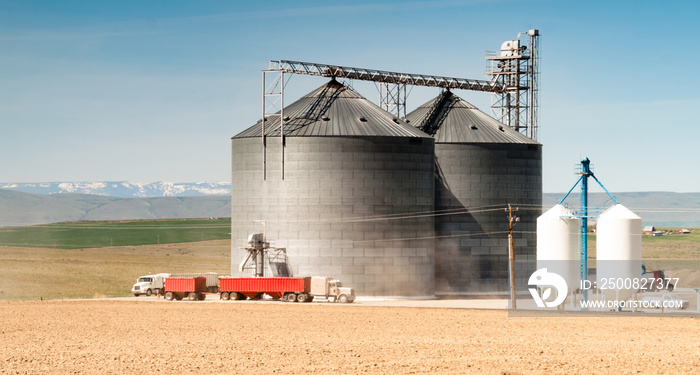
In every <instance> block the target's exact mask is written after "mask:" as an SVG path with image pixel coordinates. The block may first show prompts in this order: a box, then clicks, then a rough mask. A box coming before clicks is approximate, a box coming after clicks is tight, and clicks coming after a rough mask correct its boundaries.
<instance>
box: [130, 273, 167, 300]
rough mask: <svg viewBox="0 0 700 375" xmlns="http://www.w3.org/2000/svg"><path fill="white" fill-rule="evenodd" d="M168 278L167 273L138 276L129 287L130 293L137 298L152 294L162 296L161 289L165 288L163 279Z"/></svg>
mask: <svg viewBox="0 0 700 375" xmlns="http://www.w3.org/2000/svg"><path fill="white" fill-rule="evenodd" d="M166 277H170V274H169V273H159V274H156V275H145V276H140V277H139V278H138V280H137V281H136V284H134V286H133V287H131V293H133V294H134V296H136V297H138V296H140V295H142V294H145V295H147V296H150V295H151V294H153V293H156V294H163V289H164V288H165V278H166Z"/></svg>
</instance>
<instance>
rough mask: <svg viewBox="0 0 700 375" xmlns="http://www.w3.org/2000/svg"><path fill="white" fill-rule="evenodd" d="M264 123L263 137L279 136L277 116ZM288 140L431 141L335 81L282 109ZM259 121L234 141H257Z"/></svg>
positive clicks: (418, 131)
mask: <svg viewBox="0 0 700 375" xmlns="http://www.w3.org/2000/svg"><path fill="white" fill-rule="evenodd" d="M271 117H272V118H270V119H269V120H268V121H266V123H265V134H266V135H268V136H279V135H280V121H279V116H271ZM284 117H285V121H284V135H285V136H287V137H324V136H332V137H337V136H369V137H372V136H375V137H413V138H430V136H428V135H427V134H425V133H423V132H422V131H420V130H418V129H416V128H414V127H413V126H410V125H408V123H406V122H405V121H403V120H401V119H398V118H396V117H395V116H393V115H392V114H390V113H389V112H387V111H385V110H383V109H381V108H379V107H378V106H377V105H375V104H374V103H372V102H370V101H369V100H367V99H366V98H364V97H363V96H362V95H360V94H358V93H357V92H355V91H353V90H352V89H350V88H348V87H346V86H345V85H343V84H341V83H340V82H338V81H336V80H331V81H330V82H328V83H326V84H325V85H323V86H321V87H319V88H318V89H316V90H314V91H312V92H311V93H309V94H307V95H305V96H303V97H302V98H301V99H299V100H297V101H296V102H294V103H292V104H290V105H289V106H287V107H285V108H284ZM261 123H262V121H260V120H258V122H257V123H256V124H255V125H253V126H251V127H250V128H248V129H246V130H244V131H243V132H241V133H239V134H238V135H236V136H234V137H233V138H250V137H260V136H261V135H262V126H261Z"/></svg>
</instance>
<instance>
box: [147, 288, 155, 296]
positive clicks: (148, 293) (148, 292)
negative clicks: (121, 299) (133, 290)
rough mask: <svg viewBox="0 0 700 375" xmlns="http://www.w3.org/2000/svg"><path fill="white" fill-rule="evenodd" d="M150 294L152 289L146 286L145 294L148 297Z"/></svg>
mask: <svg viewBox="0 0 700 375" xmlns="http://www.w3.org/2000/svg"><path fill="white" fill-rule="evenodd" d="M151 294H153V291H152V290H151V289H150V288H148V290H146V295H147V296H149V297H150V296H151Z"/></svg>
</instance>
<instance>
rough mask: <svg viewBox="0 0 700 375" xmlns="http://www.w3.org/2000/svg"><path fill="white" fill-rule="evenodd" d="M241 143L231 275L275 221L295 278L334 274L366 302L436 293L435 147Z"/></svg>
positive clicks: (373, 142)
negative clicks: (250, 243) (251, 239)
mask: <svg viewBox="0 0 700 375" xmlns="http://www.w3.org/2000/svg"><path fill="white" fill-rule="evenodd" d="M267 144H268V146H267V179H266V180H263V175H262V173H263V172H262V149H263V148H262V144H261V140H260V138H238V139H236V138H234V139H233V140H232V145H233V146H232V152H233V153H232V200H231V218H232V219H231V226H232V229H231V235H232V239H233V241H232V257H231V258H232V259H231V272H232V273H233V274H235V273H237V271H238V264H239V263H240V261H241V260H242V256H243V255H244V254H245V253H244V251H241V250H239V249H238V247H240V246H244V245H245V240H246V239H247V236H248V234H250V233H256V232H261V231H262V225H260V224H256V223H252V220H266V221H267V237H268V240H271V241H272V245H273V246H277V247H286V248H287V253H288V256H289V261H290V263H291V266H292V270H293V272H294V274H295V276H309V275H328V276H334V277H337V278H339V279H340V280H341V281H342V282H343V284H344V285H346V286H352V287H354V288H355V290H356V293H357V294H358V295H374V296H384V295H386V296H427V295H433V294H434V277H435V274H434V267H435V263H434V217H432V216H431V215H420V216H419V217H408V218H405V217H404V218H402V216H406V215H408V216H410V215H412V214H416V213H421V212H423V213H424V212H430V211H432V210H433V209H434V196H435V195H434V194H435V192H434V170H433V168H434V144H433V140H431V139H427V138H425V139H420V138H403V137H288V138H286V146H285V170H284V174H285V176H284V180H282V179H281V152H280V148H281V147H280V140H279V138H273V137H269V138H268V140H267Z"/></svg>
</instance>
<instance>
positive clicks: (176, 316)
mask: <svg viewBox="0 0 700 375" xmlns="http://www.w3.org/2000/svg"><path fill="white" fill-rule="evenodd" d="M0 322H1V326H0V373H2V374H25V373H32V374H49V373H59V374H64V373H81V374H136V373H138V374H147V373H165V374H181V373H191V374H211V373H231V374H245V373H254V374H270V373H294V374H309V373H311V374H331V373H338V374H340V373H345V374H356V373H381V374H411V373H425V374H427V373H431V374H432V373H446V374H456V373H476V374H504V373H505V374H517V373H547V374H551V373H560V374H571V373H615V374H619V373H623V374H624V373H645V374H649V373H651V374H656V373H667V374H690V373H697V371H698V368H700V339H699V338H700V320H698V319H692V318H658V317H639V318H637V317H557V318H544V317H543V318H514V317H508V316H507V313H506V312H505V311H479V310H457V309H428V308H389V307H367V306H357V305H356V306H353V305H331V304H316V303H311V304H278V303H247V302H240V303H237V302H227V303H219V302H215V303H206V302H160V301H159V302H155V301H153V302H146V301H141V302H136V301H134V302H128V301H49V302H38V301H37V302H2V303H0Z"/></svg>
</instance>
